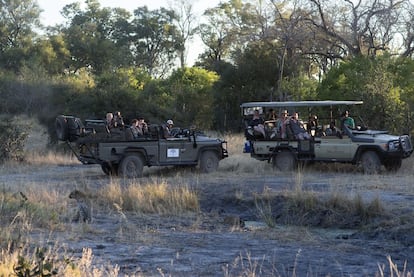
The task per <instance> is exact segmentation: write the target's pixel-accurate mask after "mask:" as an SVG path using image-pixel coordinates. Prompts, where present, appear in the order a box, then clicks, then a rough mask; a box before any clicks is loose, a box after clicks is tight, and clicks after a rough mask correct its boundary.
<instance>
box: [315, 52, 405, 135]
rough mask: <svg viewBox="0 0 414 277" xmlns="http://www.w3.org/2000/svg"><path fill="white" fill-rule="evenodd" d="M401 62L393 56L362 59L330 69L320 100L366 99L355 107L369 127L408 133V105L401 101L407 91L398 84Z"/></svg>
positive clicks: (322, 86) (321, 89)
mask: <svg viewBox="0 0 414 277" xmlns="http://www.w3.org/2000/svg"><path fill="white" fill-rule="evenodd" d="M396 62H399V61H398V59H394V58H392V57H390V56H382V57H377V58H372V57H358V58H355V59H353V60H351V61H349V62H344V63H342V64H341V65H340V66H339V67H337V68H334V69H332V70H330V72H329V73H328V74H327V76H326V78H325V79H324V80H323V81H322V83H321V84H320V87H319V89H318V91H319V97H320V99H335V100H363V101H364V105H363V107H360V108H355V109H357V111H355V112H354V113H357V114H360V115H361V116H362V118H364V119H365V120H366V123H367V124H368V125H369V127H372V128H376V129H388V130H390V131H392V132H402V131H404V132H406V126H407V125H406V124H408V122H407V120H406V115H407V112H408V110H407V104H406V103H405V102H404V101H403V99H402V98H401V93H402V92H403V91H404V90H405V89H406V88H405V87H401V86H400V85H398V84H397V82H396V81H397V80H398V79H400V78H401V77H400V76H398V73H397V74H396V72H395V71H394V70H395V65H396Z"/></svg>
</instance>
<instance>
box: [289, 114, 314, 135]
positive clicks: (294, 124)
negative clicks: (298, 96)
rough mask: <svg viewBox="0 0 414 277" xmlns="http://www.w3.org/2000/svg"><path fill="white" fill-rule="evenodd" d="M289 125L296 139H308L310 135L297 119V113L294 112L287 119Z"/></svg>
mask: <svg viewBox="0 0 414 277" xmlns="http://www.w3.org/2000/svg"><path fill="white" fill-rule="evenodd" d="M289 123H290V127H291V129H292V132H293V134H294V136H295V138H296V139H299V140H304V139H310V138H311V136H310V135H309V133H308V132H306V130H305V128H304V127H303V124H302V122H301V121H300V120H299V114H298V113H297V112H295V113H294V114H293V116H292V118H291V119H290V121H289Z"/></svg>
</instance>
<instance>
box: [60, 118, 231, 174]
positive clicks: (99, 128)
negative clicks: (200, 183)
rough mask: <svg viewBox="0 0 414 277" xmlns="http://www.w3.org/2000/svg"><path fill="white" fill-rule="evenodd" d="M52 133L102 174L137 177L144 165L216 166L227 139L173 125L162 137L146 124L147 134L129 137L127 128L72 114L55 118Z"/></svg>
mask: <svg viewBox="0 0 414 277" xmlns="http://www.w3.org/2000/svg"><path fill="white" fill-rule="evenodd" d="M55 124H56V126H55V127H56V134H57V137H58V139H59V140H61V141H65V142H67V144H68V145H69V147H70V148H71V150H72V151H73V153H74V154H75V155H76V157H77V158H78V159H79V161H81V162H82V163H83V164H99V165H101V167H102V170H103V171H104V172H105V173H106V174H114V175H117V174H119V175H120V176H125V177H141V176H142V173H143V167H144V166H170V165H178V166H183V165H185V166H197V165H198V166H199V168H200V170H201V171H202V172H205V173H209V172H213V171H215V170H217V168H218V164H219V161H220V160H221V159H224V158H226V157H227V156H228V153H227V142H226V141H224V140H222V139H218V138H210V137H208V136H206V135H204V134H203V133H202V132H197V131H194V130H188V129H179V128H176V129H175V136H174V137H171V138H164V136H163V134H164V133H163V128H162V126H159V125H149V132H148V134H146V135H144V136H141V137H138V138H133V137H132V136H131V132H130V130H129V128H127V127H124V128H113V129H111V130H110V131H108V129H107V128H106V125H105V121H104V120H86V121H85V123H83V122H82V121H81V120H80V119H79V118H77V117H74V116H65V115H60V116H58V117H57V118H56V122H55Z"/></svg>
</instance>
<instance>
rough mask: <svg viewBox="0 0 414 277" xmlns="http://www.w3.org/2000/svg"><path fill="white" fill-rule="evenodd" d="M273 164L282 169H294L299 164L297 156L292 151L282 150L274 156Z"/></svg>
mask: <svg viewBox="0 0 414 277" xmlns="http://www.w3.org/2000/svg"><path fill="white" fill-rule="evenodd" d="M273 165H274V166H275V167H277V168H278V169H279V170H280V171H292V170H294V169H295V168H296V166H297V161H296V158H295V156H294V155H293V153H292V152H290V151H281V152H279V153H277V154H276V155H275V156H273Z"/></svg>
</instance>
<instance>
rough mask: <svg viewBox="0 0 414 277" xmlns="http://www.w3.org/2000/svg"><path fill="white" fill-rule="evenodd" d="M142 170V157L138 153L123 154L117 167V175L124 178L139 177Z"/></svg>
mask: <svg viewBox="0 0 414 277" xmlns="http://www.w3.org/2000/svg"><path fill="white" fill-rule="evenodd" d="M143 170H144V159H143V157H142V156H141V155H140V154H129V155H127V156H125V157H124V158H123V159H122V161H121V163H120V165H119V168H118V174H119V176H122V177H125V178H140V177H142V172H143Z"/></svg>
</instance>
